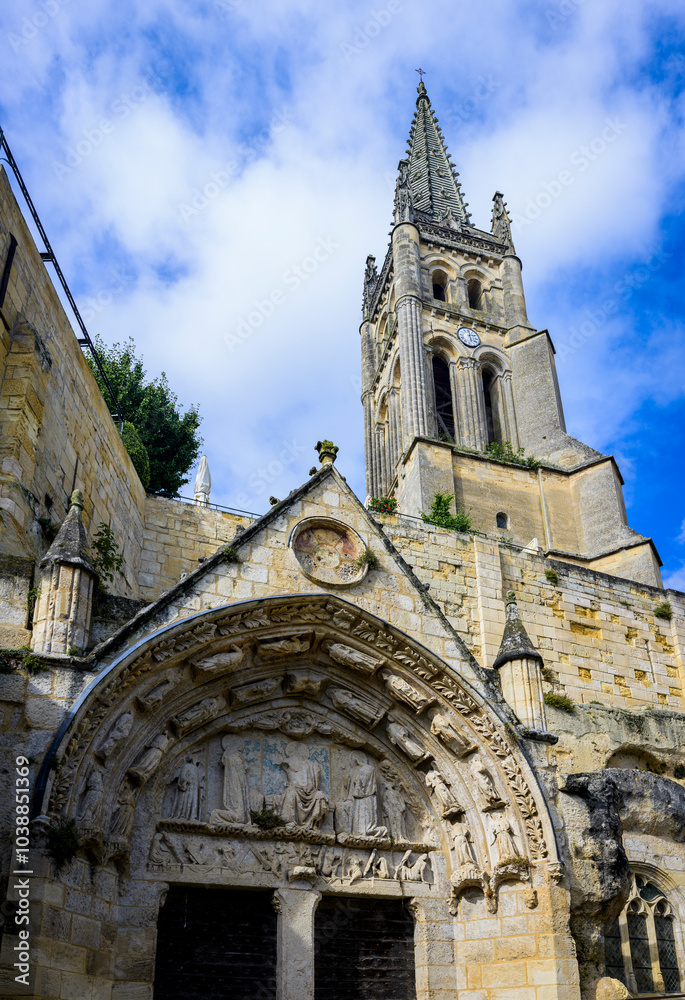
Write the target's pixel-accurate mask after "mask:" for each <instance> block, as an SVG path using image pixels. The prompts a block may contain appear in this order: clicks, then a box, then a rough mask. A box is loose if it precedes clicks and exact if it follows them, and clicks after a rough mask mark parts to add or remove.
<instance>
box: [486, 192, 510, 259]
mask: <svg viewBox="0 0 685 1000" xmlns="http://www.w3.org/2000/svg"><path fill="white" fill-rule="evenodd" d="M490 232H491V233H492V235H493V236H494V237H495V239H496V240H498V241H499V242H500V243H506V245H507V246H508V247H509V249H510V251H511V252H512V253H516V250H515V249H514V240H513V238H512V235H511V219H510V218H509V213H508V212H507V203H506V202H505V200H504V195H503V194H502V192H501V191H495V193H494V195H493V198H492V227H491V230H490Z"/></svg>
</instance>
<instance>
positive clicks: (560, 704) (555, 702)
mask: <svg viewBox="0 0 685 1000" xmlns="http://www.w3.org/2000/svg"><path fill="white" fill-rule="evenodd" d="M544 701H545V705H551V706H552V708H560V709H561V711H562V712H575V710H576V706H575V704H574V702H572V701H571V699H570V698H569V696H568V695H567V694H556V693H555V692H553V691H550V692H548V693H547V694H546V695H545V696H544Z"/></svg>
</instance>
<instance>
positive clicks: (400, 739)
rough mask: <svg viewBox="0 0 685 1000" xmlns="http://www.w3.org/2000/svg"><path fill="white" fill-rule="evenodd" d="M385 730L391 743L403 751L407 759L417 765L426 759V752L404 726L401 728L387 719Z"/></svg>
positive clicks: (400, 725) (395, 722) (398, 723)
mask: <svg viewBox="0 0 685 1000" xmlns="http://www.w3.org/2000/svg"><path fill="white" fill-rule="evenodd" d="M386 729H387V732H388V737H389V738H390V740H391V742H392V743H394V744H395V746H397V747H399V748H400V749H401V750H403V751H404V752H405V753H406V755H407V757H410V758H411V759H412V760H413V761H416V762H417V763H418V762H419V761H422V760H425V759H426V758H427V757H428V753H427V752H426V750H425V749H424V748H423V747H422V746H421V744H420V743H418V742H417V741H416V740H415V739H414V737H413V736H412V735H411V733H410V732H409V730H408V729H407V728H406V726H403V725H402V724H401V723H400V722H397V721H396V720H395V719H392V718H389V719H388V721H387V723H386Z"/></svg>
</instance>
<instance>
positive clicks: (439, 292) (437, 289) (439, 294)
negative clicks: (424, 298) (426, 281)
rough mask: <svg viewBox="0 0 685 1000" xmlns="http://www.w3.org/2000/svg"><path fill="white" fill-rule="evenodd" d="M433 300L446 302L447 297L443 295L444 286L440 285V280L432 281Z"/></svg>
mask: <svg viewBox="0 0 685 1000" xmlns="http://www.w3.org/2000/svg"><path fill="white" fill-rule="evenodd" d="M433 298H434V299H438V300H439V301H440V302H446V301H447V296H446V295H445V286H444V285H443V284H442V282H441V281H440V279H439V278H438V279H435V278H434V279H433Z"/></svg>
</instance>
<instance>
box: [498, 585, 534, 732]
mask: <svg viewBox="0 0 685 1000" xmlns="http://www.w3.org/2000/svg"><path fill="white" fill-rule="evenodd" d="M541 664H542V656H541V655H540V654H539V653H538V652H537V650H536V649H535V647H534V646H533V644H532V642H531V641H530V639H529V638H528V633H527V632H526V630H525V627H524V625H523V622H522V621H521V616H520V615H519V610H518V607H517V605H516V596H515V595H514V592H513V591H512V590H510V591H508V592H507V596H506V624H505V626H504V633H503V635H502V643H501V645H500V648H499V653H498V654H497V658H496V660H495V662H494V663H493V667H494V668H495V669H499V674H500V681H501V683H502V694H503V695H504V697H505V699H506V701H507V702H508V703H509V705H511V707H512V708H513V710H514V711H515V712H516V714H517V716H518V717H519V719H520V720H521V722H522V723H523V725H524V726H527V727H528V728H529V729H537V730H542V731H545V730H546V728H547V722H546V719H545V702H544V698H543V694H542V677H541V675H540V666H541Z"/></svg>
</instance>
